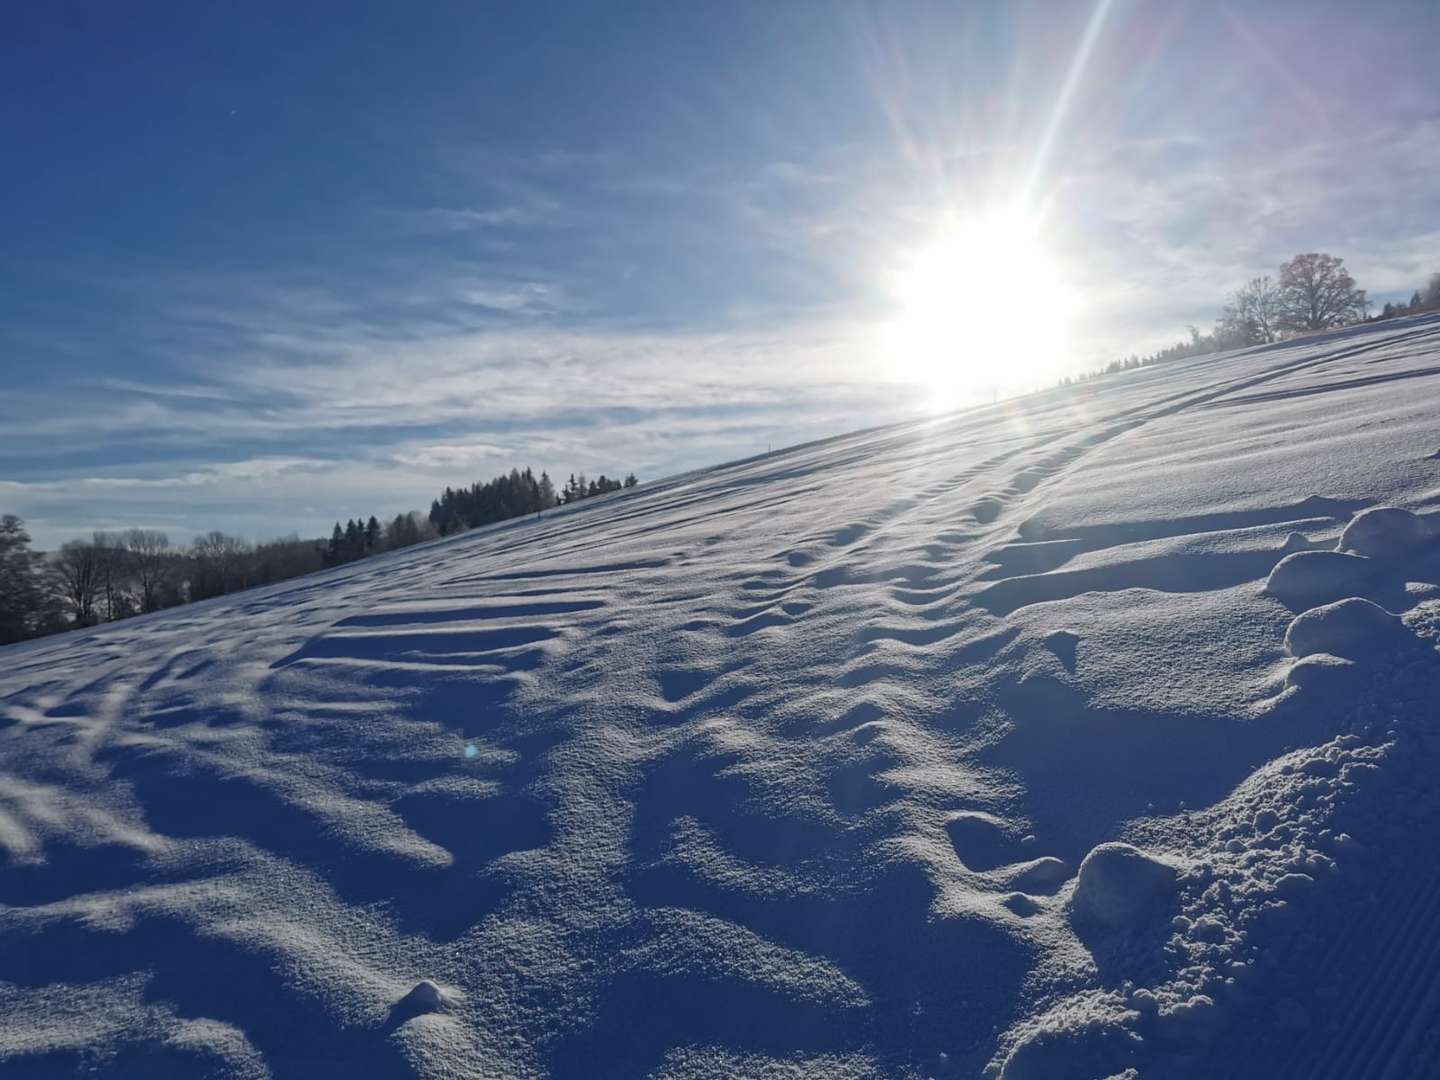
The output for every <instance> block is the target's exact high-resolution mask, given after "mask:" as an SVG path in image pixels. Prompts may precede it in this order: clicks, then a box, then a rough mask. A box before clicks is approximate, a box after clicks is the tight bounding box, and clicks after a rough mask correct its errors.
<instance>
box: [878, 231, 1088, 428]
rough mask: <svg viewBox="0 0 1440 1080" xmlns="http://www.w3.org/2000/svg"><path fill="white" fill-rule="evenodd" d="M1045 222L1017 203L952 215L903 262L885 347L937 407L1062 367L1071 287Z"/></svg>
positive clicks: (1048, 377)
mask: <svg viewBox="0 0 1440 1080" xmlns="http://www.w3.org/2000/svg"><path fill="white" fill-rule="evenodd" d="M1040 224H1041V223H1040V220H1039V218H1038V217H1036V216H1035V215H1033V214H1029V213H1026V212H1024V211H1021V210H1018V209H1015V208H1012V207H1007V208H1003V209H998V210H995V211H992V212H989V213H986V214H982V215H978V216H975V217H970V218H965V219H963V220H954V221H951V222H948V223H946V225H945V226H944V227H943V228H942V229H941V230H940V232H939V234H938V235H937V237H936V239H935V240H934V241H932V242H931V243H930V244H929V245H927V246H925V247H923V248H921V249H920V250H918V251H915V252H913V253H912V254H911V255H910V257H909V258H908V259H906V260H904V261H903V262H902V263H901V264H900V266H899V268H898V270H897V272H896V273H895V275H894V277H893V279H892V281H891V295H892V298H893V300H894V302H895V304H896V306H897V308H898V310H897V313H896V315H895V317H894V318H893V319H892V320H891V321H890V322H889V323H887V324H886V325H885V327H884V330H883V333H882V340H881V347H882V349H883V351H884V354H885V356H884V359H885V362H886V363H888V364H889V365H890V367H891V369H892V370H893V372H894V373H895V376H896V378H898V379H899V380H900V381H903V382H911V383H915V384H917V385H919V386H921V387H922V388H923V389H924V391H925V393H926V396H927V398H928V400H929V402H930V404H931V405H932V406H934V407H936V408H944V407H946V406H949V405H954V404H960V403H962V402H963V401H965V400H974V399H976V398H979V397H989V396H990V395H991V394H992V393H1013V392H1018V391H1022V390H1030V389H1034V388H1036V387H1038V386H1041V385H1044V384H1045V383H1047V382H1051V381H1053V380H1054V379H1055V378H1056V377H1057V375H1058V373H1059V372H1060V371H1061V370H1063V369H1064V367H1065V364H1066V360H1067V359H1068V353H1069V321H1070V315H1071V311H1072V307H1073V305H1072V304H1071V302H1070V300H1069V292H1070V291H1071V290H1070V289H1069V288H1067V286H1068V284H1069V283H1068V282H1066V281H1065V280H1064V279H1063V277H1062V275H1061V273H1060V270H1059V267H1058V266H1057V264H1056V262H1055V260H1054V258H1053V257H1052V256H1051V255H1050V253H1049V252H1048V251H1047V250H1046V249H1045V246H1044V244H1043V242H1042V237H1041V229H1040Z"/></svg>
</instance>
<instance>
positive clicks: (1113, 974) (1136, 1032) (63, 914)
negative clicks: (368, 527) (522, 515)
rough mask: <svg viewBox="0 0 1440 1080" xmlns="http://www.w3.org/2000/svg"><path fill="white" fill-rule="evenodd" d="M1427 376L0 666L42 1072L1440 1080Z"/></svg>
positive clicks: (30, 1065)
mask: <svg viewBox="0 0 1440 1080" xmlns="http://www.w3.org/2000/svg"><path fill="white" fill-rule="evenodd" d="M1437 376H1440V320H1435V319H1430V320H1410V321H1403V322H1395V323H1390V324H1386V325H1385V326H1384V327H1383V328H1380V329H1368V330H1360V331H1353V332H1346V333H1339V334H1334V335H1331V336H1329V337H1326V338H1318V339H1311V340H1309V341H1304V342H1296V343H1291V344H1288V345H1283V346H1273V347H1269V348H1264V349H1258V350H1253V351H1251V352H1249V353H1245V354H1237V355H1234V356H1229V357H1224V358H1219V359H1216V358H1204V359H1195V360H1190V361H1184V362H1176V363H1172V364H1169V365H1165V366H1162V367H1158V368H1154V369H1148V370H1143V371H1139V372H1135V373H1133V374H1131V375H1128V376H1124V377H1119V378H1114V379H1108V380H1104V381H1102V382H1100V383H1097V384H1095V385H1093V386H1091V387H1087V388H1082V389H1077V390H1075V391H1073V392H1069V393H1065V394H1055V395H1048V396H1042V397H1037V398H1033V399H1028V400H1025V401H1021V402H1017V403H1012V404H1009V405H1002V406H999V407H993V408H986V409H980V410H975V411H971V412H966V413H963V414H959V415H956V416H954V417H951V418H947V419H944V420H942V421H938V422H931V423H924V424H915V425H911V426H906V427H901V428H888V429H881V430H875V431H870V432H864V433H859V434H856V435H853V436H848V437H845V438H840V439H836V440H832V441H829V442H825V443H820V444H814V445H809V446H804V447H799V448H797V449H794V450H790V451H786V452H782V453H777V454H773V455H768V456H766V457H763V458H758V459H755V460H751V461H746V462H741V463H738V464H733V465H727V466H724V467H721V468H717V469H714V470H710V471H706V472H702V473H697V474H691V475H689V476H685V477H680V478H677V479H676V480H673V481H670V482H665V483H659V484H654V485H648V486H646V487H642V488H640V489H637V490H636V491H634V492H629V493H625V494H624V495H622V496H618V497H611V498H607V499H603V500H595V501H594V502H593V503H588V504H582V505H581V506H580V507H579V508H578V509H576V510H574V511H573V512H571V511H560V512H556V513H554V514H552V515H548V516H547V517H545V518H544V519H542V520H525V521H518V522H512V523H507V524H506V525H505V526H502V527H497V528H492V529H489V530H485V531H482V532H475V533H470V534H467V535H465V536H462V537H459V538H456V539H453V540H450V541H444V542H439V543H436V544H432V545H428V546H426V547H424V548H416V549H410V550H407V551H404V552H400V553H396V554H394V555H392V556H387V557H384V558H379V559H374V560H370V561H366V562H362V563H359V564H355V565H353V566H350V567H347V568H344V569H342V570H338V571H334V572H330V573H327V574H323V575H319V576H316V577H313V578H307V579H303V580H300V581H298V582H292V583H289V584H286V585H283V586H277V587H274V588H270V589H266V590H262V591H257V592H251V593H245V594H241V595H237V596H234V597H229V598H225V599H222V600H220V601H215V602H209V603H205V604H198V605H195V606H193V607H190V608H186V609H181V610H177V611H174V612H170V613H165V614H162V615H159V616H153V617H147V618H143V619H136V620H134V621H131V622H127V623H121V624H117V625H113V626H110V627H106V628H104V629H100V630H97V631H94V632H89V633H78V634H71V635H68V636H65V637H63V638H59V639H54V640H51V641H45V642H39V643H34V644H31V645H27V646H23V647H15V648H10V649H6V650H3V651H0V851H3V862H0V902H3V905H4V906H3V907H0V1074H3V1075H4V1076H6V1077H10V1078H13V1077H29V1076H46V1077H49V1076H61V1075H71V1074H74V1073H86V1072H89V1071H93V1072H94V1073H97V1074H100V1075H106V1076H224V1077H245V1078H250V1077H266V1076H275V1077H306V1078H309V1077H331V1076H333V1077H354V1076H410V1075H413V1076H423V1077H460V1076H487V1077H501V1076H507V1077H508V1076H517V1077H529V1076H554V1077H566V1078H574V1077H602V1076H616V1077H629V1076H641V1075H647V1074H650V1075H658V1076H664V1077H681V1076H707V1077H708V1076H717V1075H745V1076H767V1077H768V1076H775V1077H799V1076H815V1077H822V1076H823V1077H836V1076H853V1077H859V1076H885V1077H890V1076H937V1077H947V1076H953V1077H973V1076H981V1075H991V1076H996V1075H998V1076H1002V1077H1004V1078H1005V1080H1029V1078H1034V1077H1044V1078H1062V1080H1064V1078H1079V1077H1085V1078H1089V1077H1103V1076H1111V1075H1125V1074H1126V1070H1135V1071H1134V1072H1133V1073H1130V1074H1129V1075H1132V1076H1133V1075H1138V1076H1143V1077H1152V1078H1153V1077H1183V1076H1194V1077H1215V1076H1230V1077H1251V1076H1253V1077H1282V1076H1291V1077H1330V1076H1335V1077H1340V1076H1344V1077H1360V1076H1363V1077H1371V1076H1374V1077H1382V1076H1384V1077H1406V1078H1410V1077H1418V1076H1424V1075H1436V1074H1437V1069H1436V1065H1435V1063H1436V1061H1437V1060H1440V1044H1437V1034H1436V1031H1437V1028H1436V1023H1435V1022H1436V1019H1437V1017H1440V981H1437V971H1440V858H1437V854H1436V852H1437V849H1436V843H1437V837H1440V788H1437V787H1436V785H1435V782H1434V778H1435V776H1436V768H1437V765H1440V716H1437V712H1440V704H1437V703H1440V663H1437V661H1440V655H1437V652H1436V650H1435V648H1434V644H1435V642H1436V640H1437V637H1440V554H1437V548H1440V542H1437V540H1436V534H1437V527H1436V522H1437V521H1440V516H1437V511H1440V459H1437V452H1440V430H1437V424H1436V421H1437V418H1440V393H1437V391H1440V378H1437ZM1381 506H1386V507H1394V508H1398V509H1397V510H1396V511H1391V512H1373V511H1372V510H1371V508H1374V507H1381ZM1417 515H1418V516H1417ZM1337 602H1338V603H1337Z"/></svg>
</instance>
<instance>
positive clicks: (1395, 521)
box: [1340, 506, 1431, 559]
mask: <svg viewBox="0 0 1440 1080" xmlns="http://www.w3.org/2000/svg"><path fill="white" fill-rule="evenodd" d="M1430 540H1431V533H1430V526H1429V525H1427V524H1426V523H1425V521H1424V519H1423V518H1421V517H1419V516H1418V515H1416V514H1414V513H1412V512H1410V511H1409V510H1404V509H1401V508H1400V507H1397V506H1374V507H1371V508H1370V509H1369V510H1362V511H1360V513H1358V514H1356V515H1355V517H1354V518H1352V519H1351V521H1350V524H1349V525H1347V526H1345V531H1344V532H1343V533H1341V534H1340V547H1341V549H1342V550H1344V551H1353V552H1354V553H1355V554H1357V555H1368V556H1369V557H1371V558H1374V559H1403V558H1405V557H1407V556H1409V555H1410V554H1412V553H1413V552H1415V551H1418V550H1419V549H1420V548H1421V547H1423V546H1424V545H1426V544H1427V543H1429V542H1430Z"/></svg>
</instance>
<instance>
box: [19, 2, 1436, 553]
mask: <svg viewBox="0 0 1440 1080" xmlns="http://www.w3.org/2000/svg"><path fill="white" fill-rule="evenodd" d="M3 20H4V22H3V25H0V126H3V130H4V131H5V132H6V142H7V145H8V149H9V151H10V153H9V154H7V168H6V169H4V170H0V208H3V209H0V213H3V215H4V216H3V220H4V226H5V227H4V244H3V246H0V357H3V361H0V363H3V367H4V393H3V396H0V510H4V511H8V512H16V513H20V514H22V515H23V516H24V517H26V519H27V521H28V522H29V524H30V526H31V530H32V532H33V533H34V535H35V538H36V540H37V542H38V543H40V544H42V545H45V546H50V545H53V544H55V543H58V542H59V541H60V540H62V539H65V538H67V537H69V536H73V535H80V534H83V533H85V532H87V531H88V530H89V529H91V528H97V527H125V526H130V525H146V526H156V527H161V528H165V529H167V530H169V531H170V532H171V533H172V536H173V537H174V538H175V539H177V540H183V539H188V538H189V537H190V536H192V535H193V534H195V533H197V532H200V531H203V530H205V529H208V528H212V527H219V528H224V529H227V530H229V531H235V532H239V533H242V534H245V535H249V536H252V537H261V536H268V535H272V534H278V533H283V532H289V531H291V530H297V531H299V532H300V533H301V534H302V535H309V534H320V533H323V532H328V527H329V524H330V523H331V522H332V521H334V520H335V519H336V518H337V517H339V518H342V519H343V518H346V517H349V516H352V515H355V514H360V513H364V514H368V513H371V512H375V513H380V514H394V513H395V512H398V511H401V510H405V509H409V508H413V507H422V506H425V505H428V501H429V499H430V497H431V496H432V495H433V494H434V493H435V492H436V491H437V490H438V489H439V488H440V487H442V486H443V485H445V484H446V483H452V484H453V483H462V482H468V481H470V480H472V479H476V478H484V477H488V476H490V475H492V474H493V473H494V472H496V471H499V470H501V469H508V468H509V467H511V466H512V465H524V464H526V463H531V464H534V465H535V466H536V467H537V468H540V467H543V468H547V469H549V470H550V471H551V472H552V473H559V474H562V475H563V474H568V473H569V472H570V471H572V470H577V469H584V470H586V471H589V472H591V473H597V472H600V471H606V472H610V473H617V472H624V471H629V470H634V471H636V472H638V473H640V474H641V475H642V476H645V477H656V476H659V475H663V474H666V473H670V472H674V471H677V470H680V469H683V468H689V467H692V466H696V465H702V464H707V463H712V462H717V461H721V460H725V459H727V458H733V457H737V456H743V455H747V454H750V453H754V452H756V451H758V450H763V449H764V448H765V447H766V446H767V445H769V444H774V445H777V446H778V445H783V444H788V443H793V442H796V441H800V440H803V439H806V438H810V437H814V436H817V435H822V434H828V433H835V432H840V431H844V430H848V429H850V428H854V427H859V426H865V425H868V424H873V423H879V422H882V421H885V420H890V419H896V418H901V417H904V416H909V415H915V414H916V412H917V411H918V410H923V409H925V408H926V407H927V406H928V405H930V404H931V399H930V397H929V396H928V394H927V388H926V387H925V386H924V385H914V384H911V383H909V382H907V381H906V380H905V379H904V378H903V377H901V376H899V375H897V372H896V370H895V368H894V366H893V365H892V364H890V363H888V362H887V357H886V356H885V355H884V351H883V349H882V348H880V347H877V344H876V334H875V328H876V327H877V326H878V325H882V324H883V323H884V321H885V320H886V319H887V318H889V317H891V316H892V315H893V311H892V308H893V306H894V298H893V296H892V295H891V294H890V292H889V291H888V285H887V282H888V281H889V280H890V279H891V278H892V277H893V271H894V268H895V267H896V266H897V265H899V264H900V263H901V262H902V261H903V260H904V258H905V255H906V252H907V251H913V250H915V249H916V248H917V247H923V246H924V245H925V244H926V243H927V240H928V238H929V237H930V236H932V235H933V234H934V233H935V232H936V230H937V228H939V226H940V223H941V222H943V221H944V220H946V218H947V215H952V216H953V215H955V214H967V213H971V212H979V211H983V209H984V208H985V207H988V206H994V205H998V204H1001V203H1003V202H1005V201H1006V200H1010V199H1013V198H1014V197H1015V196H1016V194H1017V192H1021V191H1024V192H1026V193H1028V196H1029V202H1030V203H1031V204H1033V205H1034V206H1035V207H1037V208H1039V210H1040V211H1043V220H1044V223H1045V224H1044V230H1045V238H1044V239H1045V243H1046V245H1047V248H1048V250H1049V251H1050V252H1052V253H1053V255H1054V257H1055V260H1056V264H1057V265H1058V266H1060V267H1063V270H1064V274H1063V282H1064V286H1063V288H1064V290H1065V292H1066V294H1067V295H1066V297H1065V300H1066V303H1067V304H1069V305H1070V306H1071V307H1072V308H1073V316H1072V326H1071V331H1070V348H1069V352H1068V354H1067V355H1066V356H1065V357H1064V358H1063V362H1064V364H1065V365H1068V366H1073V367H1076V368H1088V367H1093V366H1096V365H1098V364H1102V363H1104V362H1105V361H1107V360H1109V359H1111V358H1113V357H1115V356H1117V355H1125V354H1129V353H1131V352H1135V351H1144V350H1148V349H1151V348H1154V347H1157V346H1160V345H1163V344H1167V343H1169V342H1170V341H1172V340H1175V339H1176V338H1178V337H1180V336H1183V333H1184V329H1185V326H1186V324H1187V323H1197V324H1199V325H1202V326H1207V325H1208V324H1209V322H1210V321H1211V319H1212V318H1213V316H1214V313H1215V310H1216V308H1217V307H1218V306H1219V304H1220V302H1221V301H1222V299H1223V297H1224V294H1225V293H1226V292H1227V291H1228V290H1230V289H1233V288H1234V287H1235V286H1237V285H1239V284H1241V283H1242V282H1243V281H1244V280H1245V279H1246V278H1248V277H1250V276H1253V275H1254V274H1257V273H1262V272H1266V271H1269V272H1273V271H1274V268H1275V267H1276V266H1277V265H1278V264H1279V263H1280V262H1281V261H1282V260H1284V259H1285V258H1288V257H1289V256H1290V255H1293V254H1295V253H1296V252H1297V251H1302V250H1326V251H1332V252H1334V253H1336V254H1339V255H1342V256H1344V257H1345V258H1346V260H1347V264H1348V265H1349V266H1350V267H1351V269H1352V270H1353V272H1354V273H1355V275H1356V277H1357V279H1358V281H1359V283H1360V284H1361V285H1362V286H1364V287H1367V288H1368V289H1369V290H1370V292H1371V295H1372V297H1375V298H1377V299H1379V300H1382V301H1383V300H1384V299H1386V298H1389V297H1393V296H1397V295H1398V296H1408V295H1409V293H1410V291H1411V290H1412V289H1413V288H1415V287H1416V286H1417V285H1420V284H1422V283H1423V281H1424V279H1425V277H1426V276H1428V274H1429V273H1430V272H1432V271H1435V270H1440V186H1437V185H1436V184H1435V182H1434V178H1435V176H1436V175H1440V77H1437V75H1436V69H1437V66H1440V65H1436V63H1435V60H1434V57H1435V56H1437V55H1440V17H1437V15H1436V14H1435V12H1434V9H1433V7H1432V6H1431V5H1429V4H1425V3H1413V4H1370V5H1365V6H1357V5H1349V4H1346V5H1341V4H1335V5H1326V4H1323V3H1293V4H1286V3H1264V4H1247V3H1231V4H1228V5H1222V4H1213V3H1192V4H1187V3H1184V2H1166V3H1158V2H1157V3H1143V2H1140V0H1113V2H1111V3H1108V4H1105V5H1103V6H1102V7H1101V8H1100V9H1099V16H1097V8H1096V7H1095V6H1094V5H1091V4H1087V3H1040V4H1021V3H972V4H965V3H955V4H926V3H922V2H918V0H917V2H906V3H894V4H844V3H838V2H837V3H805V2H801V0H787V2H786V3H783V4H771V3H761V2H758V0H757V2H753V3H748V2H735V3H713V4H710V3H705V4H675V3H633V4H598V3H597V4H573V5H571V4H551V3H526V4H479V3H466V4H459V3H457V4H444V3H422V4H405V5H401V4H393V3H383V4H363V3H345V4H340V3H335V4H285V5H279V4H273V5H267V4H259V3H254V4H173V5H172V4H156V3H151V4H133V5H106V4H76V5H64V4H59V3H55V4H33V5H12V6H11V7H9V8H8V9H7V11H6V12H5V14H4V15H3ZM1092 24H1093V27H1094V34H1093V48H1092V49H1091V50H1090V52H1089V53H1088V56H1087V57H1086V60H1085V63H1084V64H1077V63H1076V57H1077V52H1078V51H1079V46H1080V43H1081V41H1082V40H1084V38H1085V32H1086V28H1087V26H1091V25H1092ZM1067 80H1068V82H1069V84H1070V85H1071V88H1072V92H1071V93H1069V94H1066V93H1065V88H1066V85H1067ZM1014 288H1015V290H1016V291H1017V292H1024V291H1025V290H1026V289H1027V283H1026V282H1025V281H1016V282H1015V283H1014ZM1033 300H1034V305H1035V310H1036V311H1039V312H1043V311H1044V310H1046V308H1047V307H1048V306H1049V304H1050V300H1049V299H1047V297H1046V296H1045V295H1037V296H1035V297H1034V298H1033ZM980 314H981V313H976V317H977V318H978V317H980ZM1016 333H1017V334H1021V335H1023V333H1024V327H1023V326H1017V327H1016ZM957 364H959V365H961V366H962V370H963V371H964V374H965V385H966V387H967V388H968V389H969V390H970V392H971V396H972V397H973V398H974V399H975V400H988V398H989V397H990V395H991V394H992V393H993V392H995V391H996V390H998V389H1006V390H1009V389H1014V386H1013V385H1012V384H1011V383H1007V382H1006V375H1005V372H1004V371H1003V370H998V368H1000V367H1003V365H994V364H988V365H987V362H986V358H985V357H982V356H974V355H964V356H961V357H960V358H958V359H957Z"/></svg>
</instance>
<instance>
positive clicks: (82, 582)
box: [55, 540, 103, 626]
mask: <svg viewBox="0 0 1440 1080" xmlns="http://www.w3.org/2000/svg"><path fill="white" fill-rule="evenodd" d="M102 559H103V555H102V553H101V551H100V549H98V548H96V546H95V545H94V544H92V543H91V542H90V541H88V540H70V541H68V542H67V543H64V544H61V545H60V552H59V554H58V555H56V556H55V575H56V578H57V580H58V582H59V585H60V592H61V594H62V595H63V596H64V597H65V600H66V602H67V603H69V605H70V609H71V611H72V612H73V613H74V615H75V621H76V622H77V623H78V624H80V625H81V626H90V625H93V624H94V622H95V621H96V620H95V599H96V595H97V594H98V592H99V590H100V565H101V561H102Z"/></svg>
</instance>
